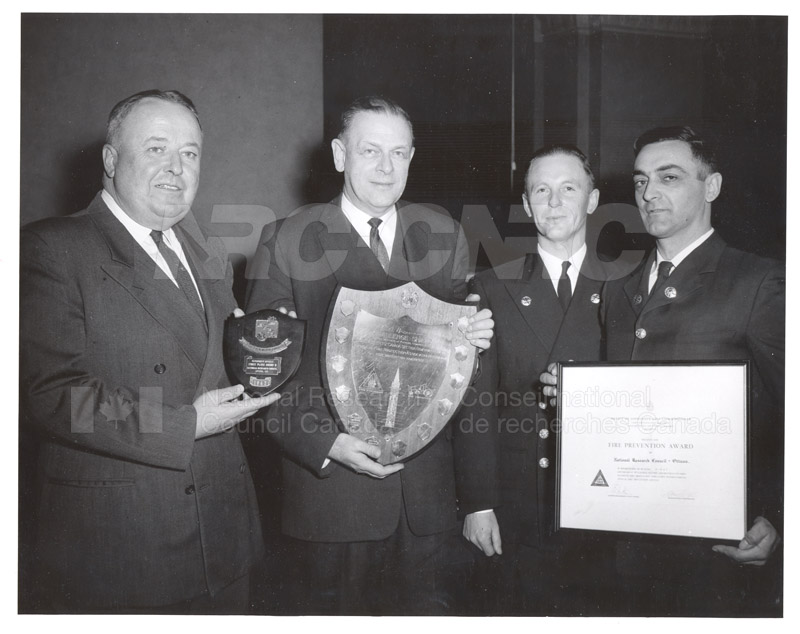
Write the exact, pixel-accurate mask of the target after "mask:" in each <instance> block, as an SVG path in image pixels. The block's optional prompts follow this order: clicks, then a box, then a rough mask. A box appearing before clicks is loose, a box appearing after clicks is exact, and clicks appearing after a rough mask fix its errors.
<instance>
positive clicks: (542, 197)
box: [461, 145, 615, 615]
mask: <svg viewBox="0 0 800 634" xmlns="http://www.w3.org/2000/svg"><path fill="white" fill-rule="evenodd" d="M598 198H599V192H598V190H597V189H595V188H594V176H593V174H592V171H591V167H590V165H589V162H588V160H587V158H586V156H585V155H584V154H583V153H582V152H581V151H580V150H579V149H578V148H575V147H573V146H569V145H555V146H549V147H544V148H542V149H540V150H538V151H537V152H536V153H535V154H534V155H533V158H532V159H531V162H530V165H529V167H528V171H527V173H526V177H525V192H524V193H523V195H522V202H523V205H524V208H525V212H526V213H527V214H528V216H529V217H531V218H532V219H533V221H534V222H535V223H536V229H537V232H538V252H536V253H529V254H528V255H527V256H526V257H524V258H521V259H518V260H514V261H511V262H509V263H507V264H504V265H502V266H499V267H497V268H495V269H494V270H489V271H485V272H482V273H480V274H478V275H477V276H476V277H475V279H474V280H473V288H474V290H475V292H476V293H477V294H478V295H480V296H481V297H482V298H483V301H484V302H485V304H486V305H487V306H488V307H489V308H490V309H491V311H492V314H493V316H494V320H495V322H496V332H497V336H496V339H495V343H494V345H493V346H492V347H491V349H490V350H489V351H487V353H486V354H485V355H484V356H483V358H482V361H483V372H482V374H481V376H480V377H479V379H478V381H477V382H476V383H475V386H474V390H475V391H474V393H473V394H472V395H470V396H469V397H468V399H467V400H468V402H469V406H467V407H465V408H464V409H462V412H461V419H462V420H461V425H465V426H471V425H478V424H479V421H482V420H485V421H487V422H488V423H489V424H490V425H493V426H496V427H497V428H498V431H499V442H498V476H499V480H498V482H497V483H496V486H497V487H498V488H499V499H500V506H499V507H498V508H497V509H496V510H495V511H494V512H491V511H490V512H486V513H481V514H476V515H473V516H471V517H470V518H468V522H470V523H472V524H474V526H472V527H469V526H466V527H465V535H467V534H468V532H469V531H470V528H472V530H471V536H469V535H468V538H470V539H471V541H472V542H473V543H474V544H475V545H476V546H478V547H479V548H480V549H481V550H482V551H483V552H484V553H485V554H486V555H489V556H492V555H495V553H497V554H500V555H501V556H500V557H499V558H498V559H497V560H496V562H494V563H492V564H490V565H488V566H487V567H488V568H490V569H491V568H494V569H495V574H496V575H497V576H496V578H495V579H494V580H492V581H489V583H488V584H487V585H488V591H489V592H490V593H491V594H492V596H493V600H494V601H493V603H490V604H489V605H488V606H487V609H488V610H489V611H491V612H499V613H513V614H542V615H558V614H562V615H563V614H572V615H577V614H586V613H589V612H591V609H592V605H593V604H594V594H595V591H596V587H595V584H597V583H599V582H601V580H602V577H603V575H601V574H599V568H598V566H599V562H598V561H595V560H596V559H597V558H598V557H599V555H600V553H599V552H598V550H597V549H596V548H594V547H593V544H592V543H591V542H589V541H588V540H586V541H582V540H578V539H576V538H573V539H572V541H568V540H564V539H563V538H562V536H561V535H555V534H554V512H553V505H554V492H555V477H554V469H555V436H554V432H555V430H556V426H555V425H554V424H553V423H554V416H555V412H554V410H552V409H547V410H544V409H540V408H539V407H538V406H537V405H538V400H539V399H538V395H539V389H540V385H539V382H538V379H539V375H540V374H541V373H542V372H543V371H544V370H545V368H547V366H548V364H549V363H551V362H554V361H559V360H564V361H566V360H575V361H597V360H599V359H600V342H601V336H600V321H599V305H600V291H601V288H602V284H603V282H604V280H606V279H608V278H609V276H611V275H614V273H615V270H614V269H612V268H611V267H610V266H609V265H607V264H605V263H603V262H601V261H600V260H598V259H597V256H596V250H595V249H594V248H591V249H587V244H586V221H587V217H588V216H589V215H590V214H591V213H592V212H593V211H594V210H595V208H596V207H597V204H598Z"/></svg>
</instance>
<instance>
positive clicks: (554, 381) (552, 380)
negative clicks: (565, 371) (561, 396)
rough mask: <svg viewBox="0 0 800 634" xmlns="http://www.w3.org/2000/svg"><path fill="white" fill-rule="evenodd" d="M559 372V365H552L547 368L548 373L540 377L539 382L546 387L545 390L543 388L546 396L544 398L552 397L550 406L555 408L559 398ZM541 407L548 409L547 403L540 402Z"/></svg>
mask: <svg viewBox="0 0 800 634" xmlns="http://www.w3.org/2000/svg"><path fill="white" fill-rule="evenodd" d="M557 372H558V364H556V363H551V364H550V365H548V366H547V371H546V372H542V373H541V374H540V375H539V381H541V383H542V385H544V388H542V394H544V396H549V397H551V398H550V405H552V406H553V407H555V406H556V401H557V399H556V397H557V396H558V374H556V373H557ZM539 407H541V408H542V409H544V408H545V407H547V403H546V402H544V403H542V402H540V403H539Z"/></svg>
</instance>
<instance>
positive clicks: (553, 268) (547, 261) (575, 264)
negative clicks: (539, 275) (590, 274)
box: [539, 242, 586, 294]
mask: <svg viewBox="0 0 800 634" xmlns="http://www.w3.org/2000/svg"><path fill="white" fill-rule="evenodd" d="M539 257H540V258H542V264H544V268H545V270H546V271H547V275H548V277H550V281H551V282H552V283H553V290H554V291H555V292H556V294H558V280H559V279H560V278H561V263H562V262H564V260H562V259H561V258H560V257H558V256H557V255H553V254H552V253H550V252H548V251H545V250H544V249H543V248H542V247H541V245H539ZM585 258H586V243H585V242H584V243H583V245H582V246H581V248H580V249H578V250H577V251H575V253H573V254H572V256H570V258H569V260H568V261H569V263H570V265H571V266H570V267H569V268H568V269H567V277H568V278H569V283H570V286H572V292H573V294H574V293H575V285H576V284H577V283H578V273H580V270H581V266H582V265H583V260H584V259H585Z"/></svg>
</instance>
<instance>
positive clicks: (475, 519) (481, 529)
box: [462, 511, 503, 557]
mask: <svg viewBox="0 0 800 634" xmlns="http://www.w3.org/2000/svg"><path fill="white" fill-rule="evenodd" d="M462 534H463V535H464V537H465V538H466V539H467V541H469V542H472V543H473V544H475V545H476V546H477V547H478V548H480V549H481V550H482V551H483V554H484V555H486V556H487V557H491V556H492V555H495V554H496V555H502V554H503V548H502V545H503V544H502V542H501V540H500V527H499V526H498V524H497V518H496V517H495V515H494V511H488V512H483V513H470V514H469V515H467V516H466V517H465V518H464V531H463V532H462Z"/></svg>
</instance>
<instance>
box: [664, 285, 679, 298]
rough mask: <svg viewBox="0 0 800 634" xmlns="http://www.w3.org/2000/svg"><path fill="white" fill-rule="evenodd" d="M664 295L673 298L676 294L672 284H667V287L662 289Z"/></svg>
mask: <svg viewBox="0 0 800 634" xmlns="http://www.w3.org/2000/svg"><path fill="white" fill-rule="evenodd" d="M664 295H666V296H667V298H668V299H675V298H676V297H677V296H678V291H676V290H675V287H674V286H667V288H665V289H664Z"/></svg>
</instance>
